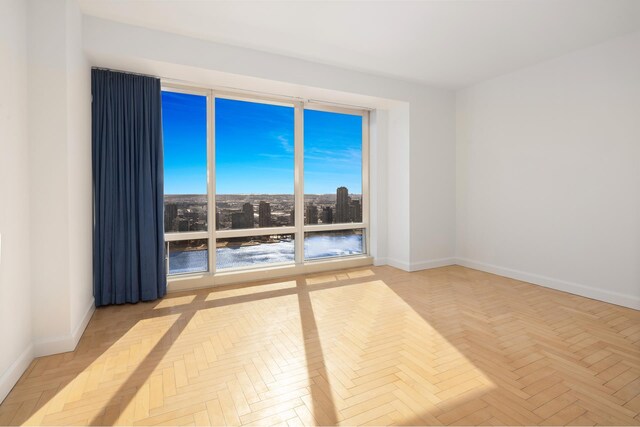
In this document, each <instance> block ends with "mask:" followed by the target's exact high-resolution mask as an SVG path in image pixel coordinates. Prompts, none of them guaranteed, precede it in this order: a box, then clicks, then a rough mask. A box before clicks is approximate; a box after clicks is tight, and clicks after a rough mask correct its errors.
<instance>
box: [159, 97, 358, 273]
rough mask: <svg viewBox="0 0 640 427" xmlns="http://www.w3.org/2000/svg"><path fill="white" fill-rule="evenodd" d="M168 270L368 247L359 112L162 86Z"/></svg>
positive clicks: (323, 256) (289, 260)
mask: <svg viewBox="0 0 640 427" xmlns="http://www.w3.org/2000/svg"><path fill="white" fill-rule="evenodd" d="M162 101H163V105H162V109H163V116H162V119H163V128H164V147H165V148H164V162H165V241H166V245H167V254H168V256H167V269H168V270H167V271H168V273H169V275H184V274H190V273H191V274H195V273H198V274H202V273H214V272H224V271H237V270H245V269H255V268H260V267H265V266H279V265H301V264H303V263H310V262H316V261H318V260H323V261H327V260H330V259H341V258H343V257H349V256H358V255H364V254H367V239H366V236H367V233H368V206H369V202H368V194H367V193H368V163H367V162H368V158H367V154H368V151H367V147H368V141H367V135H368V121H367V119H368V112H367V111H364V110H358V109H345V108H334V107H328V106H326V105H322V104H318V103H313V104H305V103H303V102H301V101H298V100H291V101H288V100H286V99H284V100H282V99H279V100H271V99H267V98H262V97H260V98H255V97H247V96H242V95H235V94H234V95H229V94H218V93H216V92H215V91H211V90H207V89H201V90H200V89H193V88H178V87H170V86H166V87H164V88H163V95H162Z"/></svg>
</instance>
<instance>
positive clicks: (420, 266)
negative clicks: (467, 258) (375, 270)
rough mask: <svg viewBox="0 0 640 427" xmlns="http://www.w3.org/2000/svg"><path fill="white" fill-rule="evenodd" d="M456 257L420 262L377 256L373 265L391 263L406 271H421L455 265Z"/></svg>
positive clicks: (390, 264) (392, 265)
mask: <svg viewBox="0 0 640 427" xmlns="http://www.w3.org/2000/svg"><path fill="white" fill-rule="evenodd" d="M455 264H456V259H455V258H453V257H451V258H439V259H430V260H426V261H419V262H412V263H408V262H404V261H400V260H397V259H394V258H376V259H375V261H374V263H373V265H376V266H380V265H389V266H391V267H395V268H399V269H400V270H404V271H409V272H411V271H420V270H428V269H430V268H438V267H446V266H447V265H455Z"/></svg>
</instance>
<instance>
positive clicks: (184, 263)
mask: <svg viewBox="0 0 640 427" xmlns="http://www.w3.org/2000/svg"><path fill="white" fill-rule="evenodd" d="M167 245H168V246H169V274H184V273H197V272H203V271H208V270H209V242H208V240H207V239H198V240H180V241H177V242H167Z"/></svg>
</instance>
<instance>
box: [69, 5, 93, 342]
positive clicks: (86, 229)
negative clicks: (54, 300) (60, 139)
mask: <svg viewBox="0 0 640 427" xmlns="http://www.w3.org/2000/svg"><path fill="white" fill-rule="evenodd" d="M67 162H68V169H67V185H68V197H69V225H70V226H69V235H68V236H69V284H70V307H71V335H72V337H73V340H74V341H77V339H78V338H79V336H80V334H81V333H82V331H83V330H84V327H85V326H86V324H87V321H88V320H89V319H88V316H89V315H90V313H91V312H92V308H93V304H94V301H93V270H92V266H93V256H92V253H93V247H92V239H91V236H92V230H93V208H92V206H93V203H92V184H91V182H92V180H91V66H90V65H89V62H88V61H87V58H86V56H85V55H84V52H83V48H82V13H81V12H80V8H79V7H78V4H77V3H76V2H75V1H70V2H68V3H67Z"/></svg>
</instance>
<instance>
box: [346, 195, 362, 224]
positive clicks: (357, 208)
mask: <svg viewBox="0 0 640 427" xmlns="http://www.w3.org/2000/svg"><path fill="white" fill-rule="evenodd" d="M349 219H350V220H351V221H352V222H362V204H361V203H360V200H352V201H351V205H350V206H349Z"/></svg>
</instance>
